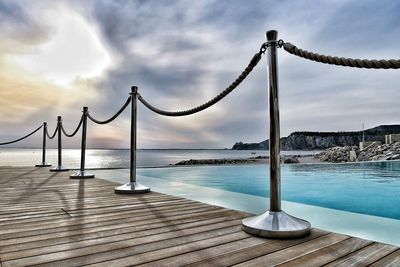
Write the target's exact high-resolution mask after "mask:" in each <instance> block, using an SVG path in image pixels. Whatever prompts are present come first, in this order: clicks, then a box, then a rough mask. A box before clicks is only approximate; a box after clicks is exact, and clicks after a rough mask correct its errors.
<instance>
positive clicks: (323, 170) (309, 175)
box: [138, 161, 400, 219]
mask: <svg viewBox="0 0 400 267" xmlns="http://www.w3.org/2000/svg"><path fill="white" fill-rule="evenodd" d="M138 174H140V175H143V176H148V177H154V178H159V179H165V180H168V181H176V182H181V183H186V184H194V185H200V186H205V187H210V188H216V189H221V190H225V191H231V192H238V193H244V194H249V195H254V196H261V197H269V170H268V165H237V166H198V167H197V166H196V167H175V168H151V169H138ZM281 177H282V178H281V183H282V199H283V200H287V201H292V202H298V203H303V204H308V205H314V206H320V207H325V208H332V209H338V210H344V211H349V212H356V213H362V214H368V215H374V216H381V217H386V218H393V219H400V161H387V162H368V163H346V164H295V165H283V166H282V172H281Z"/></svg>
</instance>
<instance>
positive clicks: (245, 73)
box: [138, 43, 270, 117]
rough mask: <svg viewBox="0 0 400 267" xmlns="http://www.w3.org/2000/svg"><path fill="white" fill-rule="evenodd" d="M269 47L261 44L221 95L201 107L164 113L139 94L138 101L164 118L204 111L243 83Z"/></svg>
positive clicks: (267, 44) (266, 44)
mask: <svg viewBox="0 0 400 267" xmlns="http://www.w3.org/2000/svg"><path fill="white" fill-rule="evenodd" d="M269 45H270V44H269V43H263V44H262V45H261V48H260V50H259V52H258V53H256V54H255V55H254V56H253V58H252V59H251V60H250V62H249V64H248V65H247V67H246V68H245V70H244V71H243V72H242V73H241V74H240V75H239V77H237V78H236V79H235V80H234V81H233V82H232V83H231V84H230V85H229V86H228V87H227V88H226V89H225V90H223V91H222V92H221V93H219V94H218V95H217V96H215V97H214V98H213V99H211V100H209V101H207V102H205V103H204V104H202V105H199V106H196V107H194V108H191V109H188V110H183V111H165V110H162V109H159V108H157V107H155V106H153V105H152V104H150V103H149V102H148V101H146V100H145V99H144V98H143V97H142V96H141V95H140V94H138V100H139V101H140V102H142V104H143V105H144V106H146V107H147V108H148V109H150V110H151V111H153V112H155V113H158V114H160V115H164V116H171V117H178V116H187V115H191V114H194V113H197V112H200V111H202V110H204V109H207V108H209V107H211V106H212V105H214V104H215V103H217V102H219V101H220V100H222V99H223V98H224V97H225V96H227V95H228V94H229V93H231V92H232V91H233V90H234V89H235V88H236V87H238V85H239V84H241V83H242V82H243V80H244V79H246V77H247V76H248V75H249V74H250V73H251V71H252V70H253V69H254V67H255V66H257V64H258V62H260V60H261V57H262V54H264V53H265V51H266V49H267V47H268V46H269Z"/></svg>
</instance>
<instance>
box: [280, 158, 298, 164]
mask: <svg viewBox="0 0 400 267" xmlns="http://www.w3.org/2000/svg"><path fill="white" fill-rule="evenodd" d="M299 162H300V161H299V160H298V159H297V158H287V159H285V160H284V161H283V163H286V164H293V163H299Z"/></svg>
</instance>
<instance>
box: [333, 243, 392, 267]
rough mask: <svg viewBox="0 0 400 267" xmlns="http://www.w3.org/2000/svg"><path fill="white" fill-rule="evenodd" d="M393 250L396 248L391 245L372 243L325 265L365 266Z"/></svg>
mask: <svg viewBox="0 0 400 267" xmlns="http://www.w3.org/2000/svg"><path fill="white" fill-rule="evenodd" d="M395 250H397V248H396V247H393V246H389V245H385V244H382V243H372V244H371V245H369V246H366V247H365V248H362V249H360V250H357V251H355V252H353V253H351V254H349V255H347V256H345V257H343V258H340V259H338V260H335V261H333V262H331V263H329V264H327V265H326V266H348V267H352V266H367V265H369V264H371V263H374V262H376V261H378V260H379V259H381V258H383V257H385V256H386V255H388V254H390V253H392V252H394V251H395Z"/></svg>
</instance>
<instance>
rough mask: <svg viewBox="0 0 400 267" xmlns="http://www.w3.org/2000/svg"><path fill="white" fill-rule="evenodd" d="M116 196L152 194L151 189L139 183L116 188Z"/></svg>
mask: <svg viewBox="0 0 400 267" xmlns="http://www.w3.org/2000/svg"><path fill="white" fill-rule="evenodd" d="M114 192H115V193H116V194H140V193H148V192H150V187H147V186H144V185H142V184H139V183H137V182H133V183H127V184H124V185H121V186H118V187H116V188H115V190H114Z"/></svg>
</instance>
